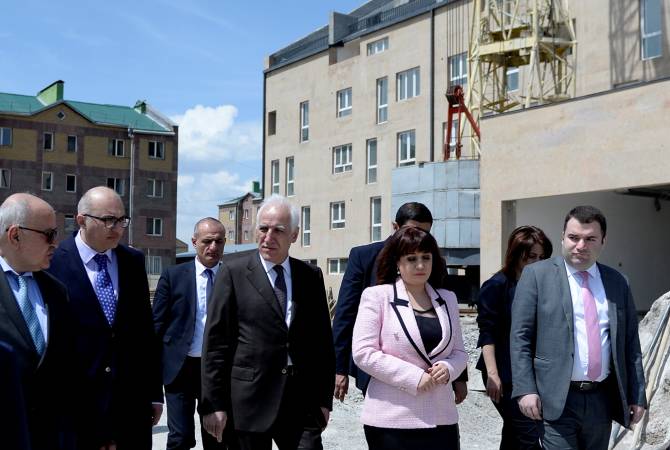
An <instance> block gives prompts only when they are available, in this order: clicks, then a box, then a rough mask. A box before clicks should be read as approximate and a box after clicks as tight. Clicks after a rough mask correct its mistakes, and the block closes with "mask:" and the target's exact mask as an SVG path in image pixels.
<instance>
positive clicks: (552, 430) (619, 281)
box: [510, 206, 647, 450]
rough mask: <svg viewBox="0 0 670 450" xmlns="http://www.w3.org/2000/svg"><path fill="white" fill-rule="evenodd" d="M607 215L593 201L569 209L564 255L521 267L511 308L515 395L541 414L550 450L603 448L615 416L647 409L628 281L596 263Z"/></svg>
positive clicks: (627, 422) (626, 421)
mask: <svg viewBox="0 0 670 450" xmlns="http://www.w3.org/2000/svg"><path fill="white" fill-rule="evenodd" d="M606 232H607V223H606V221H605V217H604V216H603V214H602V213H601V212H600V211H599V210H598V209H597V208H594V207H592V206H578V207H576V208H573V209H572V210H571V211H570V212H569V213H568V215H567V216H566V217H565V222H564V224H563V236H562V241H561V243H562V253H563V256H562V257H560V256H559V257H555V258H552V259H547V260H544V261H540V262H537V263H535V264H531V265H528V266H526V268H525V269H524V271H523V274H522V275H521V279H520V280H519V284H518V285H517V288H516V295H515V297H514V303H513V306H512V332H511V342H510V349H511V354H512V383H513V386H514V388H513V392H512V397H515V398H517V400H518V401H519V406H520V408H521V411H522V412H523V414H525V415H526V416H528V417H530V418H531V419H535V420H543V421H544V429H545V435H544V438H543V444H544V447H545V448H546V449H580V450H581V449H589V450H591V449H603V450H605V449H607V445H608V441H609V434H610V430H611V426H612V420H616V421H617V422H619V423H621V424H622V425H624V426H626V427H629V426H631V425H633V424H635V423H637V422H638V421H639V420H640V419H641V418H642V415H643V413H644V409H645V408H646V405H647V400H646V397H645V393H644V373H643V370H642V356H641V352H640V341H639V338H638V330H637V314H636V311H635V304H634V302H633V296H632V294H631V291H630V287H629V286H628V282H627V281H626V279H625V278H624V277H623V276H622V275H621V274H620V273H619V272H617V271H616V270H614V269H612V268H611V267H608V266H605V265H603V264H599V263H596V260H597V259H598V256H599V255H600V252H601V250H602V248H603V246H604V244H605V235H606Z"/></svg>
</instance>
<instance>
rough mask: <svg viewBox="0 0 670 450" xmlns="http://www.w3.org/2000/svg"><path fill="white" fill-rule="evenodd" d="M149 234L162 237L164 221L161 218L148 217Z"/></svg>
mask: <svg viewBox="0 0 670 450" xmlns="http://www.w3.org/2000/svg"><path fill="white" fill-rule="evenodd" d="M147 234H148V235H149V236H162V235H163V219H161V218H160V217H147Z"/></svg>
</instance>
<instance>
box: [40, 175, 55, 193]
mask: <svg viewBox="0 0 670 450" xmlns="http://www.w3.org/2000/svg"><path fill="white" fill-rule="evenodd" d="M46 180H48V187H45V182H46ZM40 187H41V188H42V190H43V191H48V192H51V191H53V190H54V173H53V172H50V171H47V170H43V171H42V182H41V185H40Z"/></svg>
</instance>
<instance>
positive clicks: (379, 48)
mask: <svg viewBox="0 0 670 450" xmlns="http://www.w3.org/2000/svg"><path fill="white" fill-rule="evenodd" d="M388 49H389V37H388V36H384V37H383V38H381V39H377V40H375V41H372V42H369V43H368V45H367V54H368V56H373V55H378V54H380V53H382V52H385V51H386V50H388Z"/></svg>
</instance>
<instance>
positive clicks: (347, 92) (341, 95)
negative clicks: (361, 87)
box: [337, 87, 354, 118]
mask: <svg viewBox="0 0 670 450" xmlns="http://www.w3.org/2000/svg"><path fill="white" fill-rule="evenodd" d="M343 100H347V101H346V102H344V104H343ZM353 103H354V102H353V91H352V89H351V87H348V88H344V89H340V90H339V91H337V117H338V118H340V117H346V116H350V115H351V114H352V112H353Z"/></svg>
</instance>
